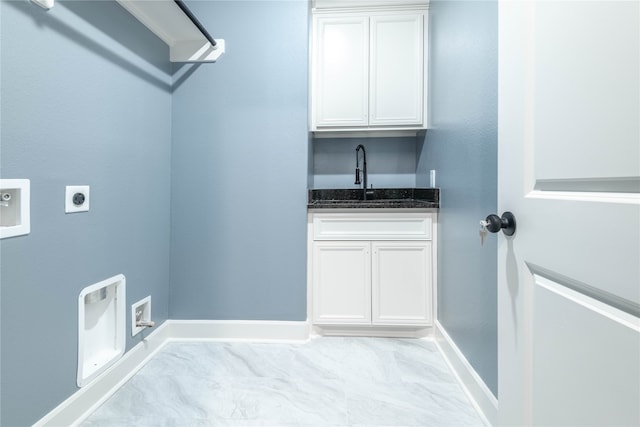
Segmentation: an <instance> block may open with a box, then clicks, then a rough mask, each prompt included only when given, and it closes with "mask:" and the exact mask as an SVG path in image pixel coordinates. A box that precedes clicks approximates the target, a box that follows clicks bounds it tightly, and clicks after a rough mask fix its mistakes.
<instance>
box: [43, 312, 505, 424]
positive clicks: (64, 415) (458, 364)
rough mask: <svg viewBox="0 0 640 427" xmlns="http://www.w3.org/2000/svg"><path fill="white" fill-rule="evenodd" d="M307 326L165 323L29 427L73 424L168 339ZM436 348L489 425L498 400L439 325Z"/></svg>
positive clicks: (283, 336)
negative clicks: (32, 426)
mask: <svg viewBox="0 0 640 427" xmlns="http://www.w3.org/2000/svg"><path fill="white" fill-rule="evenodd" d="M312 332H313V331H312V328H311V325H310V323H309V322H286V321H246V320H167V321H165V322H164V323H163V324H162V325H160V326H159V327H158V328H156V330H154V331H153V332H152V333H151V334H150V335H149V336H148V337H147V338H145V339H144V341H143V342H141V343H139V344H138V345H136V346H135V347H133V348H132V349H131V350H129V351H128V352H127V353H125V355H124V356H123V357H122V358H121V359H120V360H118V361H117V362H116V363H115V364H114V365H113V366H112V367H110V368H109V369H107V370H106V371H105V372H104V373H102V374H101V375H100V376H98V377H97V378H96V379H95V380H93V381H92V382H91V383H89V384H87V385H86V386H85V387H83V388H81V389H79V390H78V391H77V392H75V393H74V394H73V395H71V396H70V397H69V398H68V399H67V400H65V401H64V402H62V403H61V404H60V405H58V406H57V407H56V408H54V409H53V410H52V411H51V412H49V413H48V414H47V415H45V416H44V417H43V418H42V419H40V420H39V421H38V422H37V423H35V424H34V426H35V427H45V426H76V425H78V424H79V423H81V422H82V421H84V419H85V418H86V417H88V416H89V415H90V414H91V413H92V412H93V411H95V410H96V409H97V408H98V407H99V406H100V405H101V404H103V403H104V402H105V401H106V400H107V399H108V398H109V397H111V395H113V393H115V392H116V391H117V390H118V389H119V388H120V387H121V386H122V385H124V383H125V382H127V381H128V380H129V379H130V378H131V377H132V376H133V375H134V374H135V373H136V372H138V370H140V368H142V367H143V366H144V364H145V363H146V362H147V361H148V360H149V359H150V358H151V357H153V356H154V355H155V354H156V353H157V352H158V351H159V350H160V349H161V348H162V347H163V346H164V345H165V344H166V343H167V342H171V341H235V340H243V341H279V342H300V341H307V340H308V339H309V338H310V337H311V335H312ZM434 332H435V338H436V344H437V345H438V348H439V350H440V352H441V353H442V354H443V356H444V357H445V359H446V360H447V363H449V365H450V367H451V369H452V371H453V372H454V373H455V375H456V376H457V379H458V381H459V383H460V384H461V385H462V386H463V388H464V389H465V392H466V393H467V394H468V395H469V397H470V398H471V401H472V403H473V404H474V405H475V406H476V409H477V410H478V412H479V413H480V414H481V415H482V416H483V417H485V422H486V423H487V425H493V424H495V420H496V418H497V408H498V402H497V400H496V398H495V397H494V396H493V394H491V391H489V389H488V388H487V386H486V385H485V384H484V382H483V381H482V379H481V378H480V376H479V375H478V374H477V373H476V372H475V371H474V370H473V368H472V367H471V365H470V364H469V362H467V360H466V359H465V358H464V356H463V355H462V353H461V352H460V350H459V349H458V348H457V346H456V345H455V343H454V342H453V341H452V340H451V338H450V337H449V335H448V334H447V333H446V331H445V330H444V328H443V327H442V325H440V324H439V323H438V322H436V325H435V331H434Z"/></svg>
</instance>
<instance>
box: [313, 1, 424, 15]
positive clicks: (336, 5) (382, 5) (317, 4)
mask: <svg viewBox="0 0 640 427" xmlns="http://www.w3.org/2000/svg"><path fill="white" fill-rule="evenodd" d="M312 7H313V9H314V11H316V12H317V11H323V10H333V11H335V10H348V9H359V10H362V9H386V10H388V9H402V8H404V9H406V8H411V9H425V8H427V9H428V8H429V0H312Z"/></svg>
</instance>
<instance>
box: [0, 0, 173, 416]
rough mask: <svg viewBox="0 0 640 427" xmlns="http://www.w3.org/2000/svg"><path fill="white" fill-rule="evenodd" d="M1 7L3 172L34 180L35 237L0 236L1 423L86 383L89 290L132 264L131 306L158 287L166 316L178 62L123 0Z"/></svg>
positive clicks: (160, 313) (36, 411) (160, 317)
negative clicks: (83, 359) (85, 299)
mask: <svg viewBox="0 0 640 427" xmlns="http://www.w3.org/2000/svg"><path fill="white" fill-rule="evenodd" d="M0 8H1V14H2V29H1V31H2V34H1V38H2V45H1V49H0V51H1V54H2V58H1V67H2V68H1V70H2V79H1V84H2V87H1V90H2V96H1V111H2V115H1V118H2V123H1V126H0V127H1V129H2V131H1V137H2V140H1V144H2V145H1V151H0V153H1V176H2V178H29V179H31V234H29V235H28V236H20V237H14V238H9V239H3V240H0V250H1V257H0V258H1V270H2V271H1V284H0V291H1V293H2V300H1V303H2V311H1V314H2V319H1V328H2V329H1V343H2V359H1V362H2V370H1V374H2V380H1V404H2V416H1V417H2V418H1V419H0V424H1V425H2V426H12V427H13V426H24V425H31V424H32V423H34V422H35V421H37V420H38V419H39V418H41V417H42V416H44V415H45V414H46V413H47V412H49V411H50V410H51V409H53V408H54V407H55V406H57V405H58V404H59V403H61V402H62V401H63V400H64V399H66V398H67V397H69V395H71V394H72V393H73V392H75V391H76V390H77V387H76V384H75V382H76V368H77V331H78V321H77V317H78V307H77V299H78V295H79V293H80V291H81V289H82V288H84V287H86V286H88V285H91V284H93V283H96V282H98V281H101V280H104V279H107V278H109V277H111V276H114V275H116V274H118V273H122V274H124V275H125V276H126V278H127V312H129V306H130V304H131V303H133V302H135V301H138V300H139V299H141V298H143V297H145V296H147V295H152V300H153V307H152V309H153V317H154V320H156V321H157V322H158V323H162V322H163V321H164V319H166V318H167V316H168V288H169V280H168V277H169V225H170V224H169V189H170V115H171V93H170V86H171V74H170V71H171V70H170V67H169V63H168V54H169V52H168V48H167V47H166V46H165V45H164V44H163V43H162V42H161V41H160V40H159V39H157V38H156V37H155V36H154V35H152V34H151V33H150V32H149V31H148V30H146V28H144V27H143V26H142V25H140V23H139V22H138V21H136V20H135V18H133V17H132V16H131V15H130V14H129V13H127V12H126V11H125V10H124V9H122V7H120V6H119V5H118V4H117V3H115V2H95V1H92V2H78V1H68V2H66V1H59V2H58V1H57V2H56V5H55V7H54V8H53V9H51V10H50V11H48V12H46V11H44V10H43V9H41V8H39V7H38V6H36V5H34V4H32V3H31V2H28V1H10V2H7V1H2V3H1V5H0ZM84 184H87V185H90V186H91V210H90V212H88V213H77V214H65V213H64V193H65V185H84ZM129 322H130V319H127V331H130V323H129ZM127 335H130V333H128V334H127ZM140 338H141V336H137V337H136V338H135V339H133V338H131V337H130V336H127V348H131V347H132V346H133V345H134V344H136V343H137V342H139V341H140Z"/></svg>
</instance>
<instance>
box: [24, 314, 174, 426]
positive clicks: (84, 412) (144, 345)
mask: <svg viewBox="0 0 640 427" xmlns="http://www.w3.org/2000/svg"><path fill="white" fill-rule="evenodd" d="M169 333H170V328H169V325H167V322H165V323H164V324H162V325H161V326H159V327H158V328H157V329H156V330H155V331H153V333H151V334H150V335H149V336H148V337H147V338H145V339H144V340H143V341H142V342H140V343H139V344H137V345H136V346H135V347H133V348H132V349H131V350H129V351H128V352H127V353H125V355H124V356H123V357H122V358H121V359H120V360H118V361H117V362H116V363H114V364H113V365H112V366H111V367H109V368H108V369H107V370H106V371H104V372H103V373H102V374H100V375H99V376H98V377H97V378H95V379H94V380H93V381H92V382H90V383H89V384H87V385H86V386H84V387H83V388H81V389H79V390H78V391H77V392H75V393H74V394H72V395H71V396H70V397H69V398H68V399H67V400H65V401H64V402H62V403H61V404H60V405H58V406H57V407H56V408H54V409H53V410H52V411H51V412H49V413H48V414H47V415H45V416H44V417H43V418H42V419H40V420H39V421H38V422H36V423H35V424H34V427H40V426H76V425H78V424H80V423H81V422H82V421H83V420H84V419H85V418H87V417H88V416H89V415H90V414H91V413H92V412H93V411H95V410H96V409H97V408H98V406H100V405H102V404H103V403H104V402H105V401H106V400H107V399H108V398H109V397H111V395H113V393H115V392H116V391H117V390H118V389H119V388H120V387H122V386H123V385H124V383H126V382H127V381H128V380H129V379H130V378H131V377H132V376H133V375H134V374H135V373H136V372H138V371H139V370H140V368H142V367H143V366H144V365H145V363H147V361H148V360H149V359H151V357H153V355H154V354H156V353H157V352H158V350H160V348H162V346H163V345H164V344H165V342H166V341H167V338H168V336H169Z"/></svg>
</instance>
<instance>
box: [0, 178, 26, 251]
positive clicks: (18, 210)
mask: <svg viewBox="0 0 640 427" xmlns="http://www.w3.org/2000/svg"><path fill="white" fill-rule="evenodd" d="M30 187H31V185H30V181H29V180H28V179H0V239H4V238H6V237H13V236H21V235H24V234H29V233H30V232H31V212H30V209H31V206H30V205H31V200H30V199H31V196H30V193H31V192H30Z"/></svg>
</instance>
